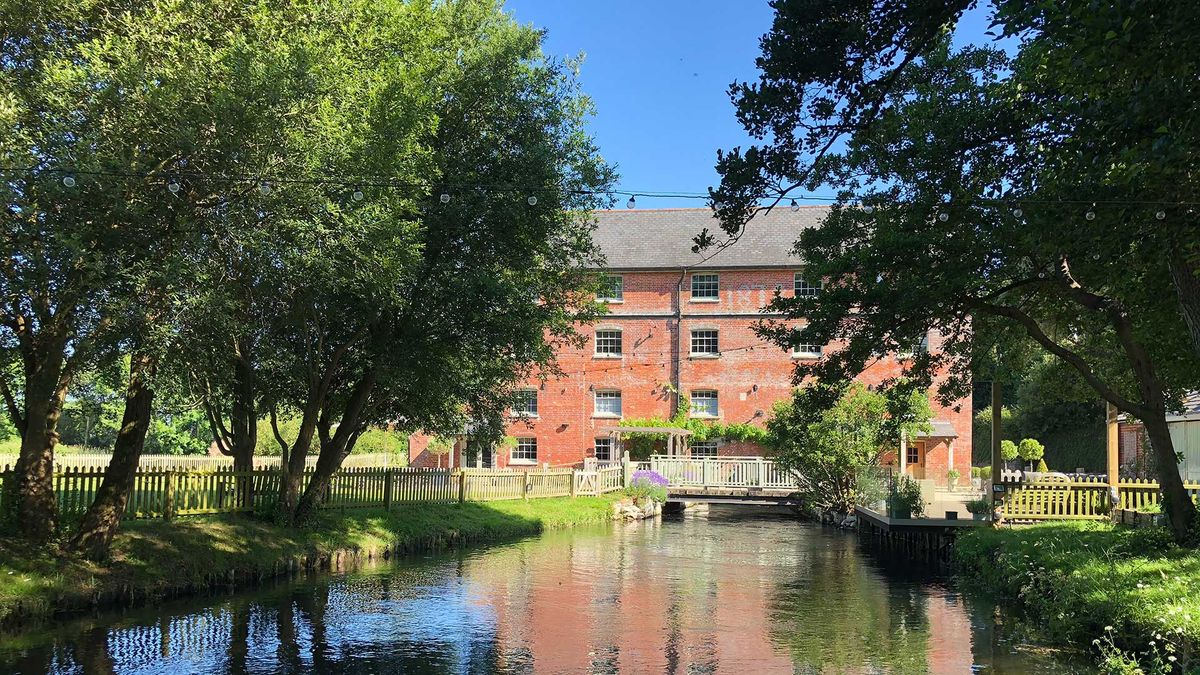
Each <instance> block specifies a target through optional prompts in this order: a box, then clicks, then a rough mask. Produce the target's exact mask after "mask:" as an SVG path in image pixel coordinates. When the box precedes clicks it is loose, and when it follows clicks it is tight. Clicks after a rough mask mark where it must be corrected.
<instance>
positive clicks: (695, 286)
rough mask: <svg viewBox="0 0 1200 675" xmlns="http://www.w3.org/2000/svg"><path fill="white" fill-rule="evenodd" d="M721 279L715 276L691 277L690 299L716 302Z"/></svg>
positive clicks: (719, 295)
mask: <svg viewBox="0 0 1200 675" xmlns="http://www.w3.org/2000/svg"><path fill="white" fill-rule="evenodd" d="M720 281H721V278H720V276H719V275H716V274H693V275H692V299H693V300H716V299H718V298H719V297H721V283H720Z"/></svg>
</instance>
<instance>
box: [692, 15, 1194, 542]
mask: <svg viewBox="0 0 1200 675" xmlns="http://www.w3.org/2000/svg"><path fill="white" fill-rule="evenodd" d="M967 4H968V3H952V4H949V5H938V6H937V7H931V6H929V5H928V3H904V4H899V3H873V2H867V1H866V0H860V1H857V2H852V3H850V4H849V5H847V4H846V3H831V2H826V1H824V0H792V1H785V2H780V3H777V5H776V8H777V14H776V19H775V23H774V25H773V27H772V30H771V33H769V34H768V36H767V37H766V38H764V41H763V49H764V51H763V57H762V59H761V60H760V67H761V69H762V76H761V78H760V80H759V81H758V82H757V83H754V84H741V85H735V87H734V88H733V90H732V93H733V97H734V100H735V103H736V105H737V106H738V115H739V118H740V119H741V120H742V122H743V124H744V125H745V126H746V127H747V129H748V130H749V131H750V132H751V134H752V135H754V136H755V137H756V138H760V139H768V138H769V139H770V140H769V141H767V142H764V143H762V144H760V145H757V146H754V147H751V148H748V149H745V150H742V149H735V150H733V151H731V152H728V153H722V154H720V155H719V157H718V170H719V171H720V172H721V174H722V184H721V186H720V188H719V189H717V190H714V191H713V194H712V199H713V201H714V203H715V204H717V205H718V209H717V210H718V214H719V215H720V216H721V219H722V226H723V228H724V229H725V231H726V233H727V234H728V235H729V237H730V238H729V239H728V240H726V241H725V242H722V243H720V244H718V243H716V242H715V237H714V236H713V235H711V234H709V233H706V232H704V233H701V235H700V236H699V237H698V238H697V239H698V240H697V246H698V247H705V246H712V245H718V246H719V245H729V242H730V241H735V240H736V237H737V236H738V234H739V233H740V232H741V231H742V230H743V228H744V227H752V226H753V225H754V224H753V221H752V219H753V215H754V213H755V212H756V211H755V209H754V208H753V205H754V204H756V203H758V201H759V200H761V199H764V198H773V199H775V200H776V203H777V201H778V200H780V199H783V198H784V196H783V195H785V194H786V193H787V192H788V191H790V190H794V189H797V188H801V187H803V188H807V189H815V188H816V187H817V186H819V185H832V186H834V187H835V188H837V189H838V190H839V203H838V204H837V205H835V206H834V208H833V209H832V212H831V213H830V215H829V217H828V218H827V219H826V220H825V221H824V223H823V224H822V225H821V226H820V227H817V228H813V229H811V230H808V231H806V232H804V233H803V234H802V236H801V238H800V240H799V242H798V244H797V249H798V251H799V252H800V253H801V254H802V256H803V261H804V264H805V266H806V268H807V269H808V270H809V271H808V274H809V275H810V276H813V277H820V278H824V279H826V280H827V283H826V285H825V290H824V291H823V293H822V295H821V297H820V298H816V299H813V298H808V299H806V298H796V299H793V298H781V299H779V300H777V301H776V302H775V303H774V305H773V309H774V310H775V311H778V312H782V313H784V314H785V316H786V317H787V318H788V319H793V320H794V319H797V318H801V317H803V318H805V319H806V321H807V323H806V325H805V326H804V327H803V328H802V329H792V328H789V327H788V326H787V325H784V324H782V323H779V324H776V325H775V326H773V327H770V328H769V329H768V330H766V331H764V334H765V335H767V336H769V337H772V338H774V339H775V340H776V341H778V342H780V343H781V344H796V343H799V342H818V343H822V342H826V341H829V340H839V341H844V342H845V343H846V347H845V348H844V349H841V350H839V351H837V352H835V353H833V354H830V355H829V356H828V357H826V358H825V359H823V360H822V361H821V362H820V363H818V364H815V365H806V364H801V365H800V366H799V373H798V375H799V376H805V375H812V376H817V377H819V378H820V379H821V380H822V381H836V380H838V379H841V378H846V377H850V376H852V375H854V374H855V373H857V372H859V371H861V369H862V367H863V366H864V364H865V363H867V362H868V360H870V359H873V358H875V356H876V354H878V353H881V352H894V351H898V350H899V349H900V348H901V347H902V346H903V345H906V344H910V343H911V341H912V340H913V339H915V338H917V337H919V336H922V335H927V334H929V333H930V331H933V332H934V335H936V337H937V338H940V343H941V349H940V350H935V351H932V352H931V353H929V354H925V355H921V356H920V357H919V358H914V359H911V360H909V361H908V362H907V365H906V376H908V377H910V378H912V379H914V380H917V381H920V382H922V383H923V384H933V383H934V382H935V381H936V383H937V384H938V394H939V396H941V397H942V398H943V400H945V401H947V402H948V401H950V400H952V399H954V398H957V397H958V396H962V395H965V394H966V393H967V391H968V388H967V384H968V382H969V379H970V375H971V356H972V355H978V354H981V353H987V352H989V351H992V347H993V346H995V345H1007V344H1012V343H1014V342H1015V341H1018V340H1020V339H1024V340H1029V341H1032V342H1033V343H1035V344H1036V345H1037V346H1038V347H1039V348H1040V349H1042V350H1044V351H1045V352H1047V353H1049V354H1051V355H1053V356H1054V357H1055V358H1056V359H1058V360H1060V361H1061V362H1062V363H1063V364H1065V365H1067V366H1069V367H1070V368H1072V369H1073V370H1074V371H1075V372H1076V373H1077V374H1078V376H1079V377H1080V378H1081V379H1082V380H1083V381H1084V382H1085V383H1086V384H1087V386H1088V387H1090V388H1091V389H1092V390H1093V391H1095V392H1096V393H1097V394H1098V395H1099V396H1100V397H1102V398H1104V399H1105V400H1107V401H1109V402H1111V403H1113V404H1114V405H1116V406H1117V407H1118V408H1119V409H1121V410H1123V411H1125V412H1127V413H1129V414H1131V415H1133V416H1135V417H1138V418H1139V419H1141V420H1142V421H1143V422H1144V423H1145V424H1146V429H1147V432H1148V434H1149V435H1150V437H1151V443H1152V446H1153V447H1154V453H1155V457H1156V463H1157V469H1158V471H1157V473H1158V477H1159V482H1160V484H1161V486H1162V490H1163V493H1164V495H1165V504H1166V506H1165V508H1164V512H1165V513H1168V514H1169V519H1170V522H1171V526H1172V528H1173V531H1174V533H1175V537H1176V539H1177V540H1178V541H1180V542H1187V541H1191V539H1192V538H1191V536H1190V534H1189V529H1190V528H1191V527H1192V523H1193V521H1194V514H1195V509H1194V507H1193V505H1192V503H1191V500H1190V499H1188V497H1187V494H1186V490H1184V488H1183V483H1182V481H1181V480H1180V476H1179V471H1178V466H1177V463H1176V457H1175V453H1174V449H1173V446H1172V442H1171V438H1170V434H1169V432H1168V430H1167V426H1166V414H1167V411H1168V410H1169V409H1170V408H1171V407H1172V406H1173V405H1174V404H1175V403H1176V402H1177V401H1178V400H1179V398H1180V397H1181V395H1182V393H1183V391H1184V390H1186V389H1187V388H1189V387H1194V386H1195V384H1196V383H1197V382H1198V381H1200V358H1197V355H1198V354H1200V350H1197V349H1195V348H1194V347H1195V345H1192V344H1190V338H1189V325H1188V323H1187V322H1186V321H1185V320H1184V318H1183V317H1184V316H1188V315H1189V314H1190V311H1191V310H1190V308H1189V306H1188V300H1187V298H1188V297H1191V296H1190V295H1189V292H1188V285H1189V284H1190V281H1189V280H1188V279H1189V278H1190V277H1187V275H1183V277H1185V278H1182V281H1181V275H1180V274H1178V273H1177V272H1178V270H1177V268H1178V266H1177V265H1176V264H1175V263H1174V262H1172V260H1173V258H1172V255H1173V254H1172V253H1171V252H1172V251H1179V252H1181V255H1183V256H1184V257H1185V258H1186V259H1187V260H1192V258H1188V256H1189V255H1191V254H1192V253H1194V251H1195V248H1194V247H1195V238H1196V235H1195V232H1196V231H1197V230H1196V229H1195V228H1190V229H1189V228H1188V227H1187V226H1186V224H1185V223H1186V221H1187V219H1188V218H1189V216H1188V214H1187V213H1186V209H1183V208H1176V207H1173V206H1169V205H1168V206H1162V205H1150V204H1146V203H1145V197H1144V195H1146V194H1151V195H1154V196H1155V198H1156V199H1160V200H1164V201H1165V202H1169V203H1171V204H1177V203H1182V202H1187V201H1191V200H1192V199H1193V198H1192V197H1190V196H1189V195H1191V194H1193V192H1194V188H1195V181H1194V177H1193V178H1192V179H1191V180H1189V179H1188V177H1189V176H1192V174H1191V173H1189V172H1190V169H1188V168H1187V167H1188V165H1187V163H1186V160H1185V159H1184V157H1186V156H1187V155H1189V154H1191V155H1193V156H1194V154H1195V140H1196V135H1195V131H1194V129H1192V128H1191V127H1190V126H1188V125H1186V124H1184V123H1183V122H1182V121H1181V120H1184V119H1192V118H1193V117H1194V115H1192V114H1191V113H1186V111H1187V110H1194V105H1195V100H1196V92H1195V91H1194V87H1191V84H1190V83H1191V82H1192V81H1193V80H1194V77H1190V76H1181V75H1179V73H1180V72H1192V73H1194V72H1195V70H1194V66H1195V59H1194V54H1195V53H1197V50H1196V49H1194V48H1192V47H1193V46H1194V42H1195V40H1196V35H1195V31H1194V30H1192V28H1191V27H1192V26H1194V24H1195V19H1196V17H1195V16H1193V15H1194V14H1195V12H1196V11H1197V8H1196V7H1193V6H1191V5H1189V6H1187V7H1186V8H1185V7H1182V6H1177V5H1170V6H1167V5H1163V6H1162V7H1159V5H1158V4H1157V3H1149V4H1142V5H1136V6H1125V5H1120V6H1112V7H1109V6H1106V7H1105V9H1104V10H1103V11H1099V12H1096V11H1092V8H1093V5H1091V4H1090V3H1085V2H1082V1H1081V2H1068V3H1054V4H1052V5H1051V4H1049V3H1042V4H1038V5H1029V4H1028V3H1017V2H1001V3H998V4H997V7H998V9H997V10H996V12H995V17H994V18H995V21H996V22H997V25H998V27H999V31H1000V32H1001V33H1003V34H1005V35H1010V36H1018V37H1020V44H1019V46H1018V47H1017V53H1016V55H1015V56H1011V57H1010V56H1009V55H1007V54H1006V53H1005V52H1003V51H1001V50H1000V49H995V48H989V47H979V46H967V47H963V48H961V49H955V48H953V47H952V46H951V41H950V38H949V34H948V31H949V30H950V28H951V27H952V26H953V24H954V22H955V21H956V20H957V18H958V16H959V15H960V14H961V12H962V10H963V9H964V8H965V7H966V5H967ZM1151 5H1153V7H1151ZM847 17H850V18H852V19H853V20H849V21H848V20H847ZM1110 33H1112V35H1110ZM1114 36H1115V38H1114ZM1114 43H1119V45H1116V44H1114ZM1089 45H1090V46H1089ZM1097 45H1099V46H1097ZM1077 48H1078V49H1077ZM1081 50H1082V51H1081ZM1081 53H1082V54H1083V55H1084V58H1085V59H1086V60H1084V61H1079V60H1077V57H1078V55H1079V54H1081ZM1185 54H1186V56H1185ZM1123 59H1128V60H1129V62H1128V63H1126V62H1125V61H1123ZM1131 63H1132V64H1133V65H1132V66H1131V65H1130V64H1131ZM1152 64H1157V65H1153V66H1152ZM1139 66H1145V68H1144V69H1143V70H1141V71H1140V72H1141V73H1142V74H1140V75H1139V74H1137V73H1135V70H1134V69H1135V68H1136V67H1139ZM1080 72H1088V73H1093V74H1094V75H1095V76H1094V77H1086V78H1081V77H1079V76H1078V75H1079V73H1080ZM1145 73H1152V75H1150V76H1146V75H1145ZM1135 82H1136V83H1137V86H1135ZM1147 88H1148V89H1149V90H1150V99H1149V100H1151V101H1154V102H1155V103H1156V104H1157V105H1147V104H1146V101H1145V100H1140V92H1141V91H1142V90H1143V89H1147ZM1118 90H1120V91H1118ZM1116 129H1120V130H1121V131H1120V133H1119V134H1118V133H1115V130H1116ZM1164 130H1165V131H1164ZM1118 137H1119V138H1120V142H1117V143H1114V142H1113V139H1114V138H1118ZM1110 167H1117V169H1114V170H1111V171H1110V170H1109V168H1110ZM1139 195H1141V196H1139ZM1093 203H1094V205H1093ZM1160 212H1162V213H1160ZM1181 310H1182V311H1181ZM791 323H792V324H793V325H794V323H795V322H794V321H792V322H791ZM984 325H986V326H987V327H988V330H975V329H974V328H975V327H981V326H984ZM1001 353H1003V352H1001Z"/></svg>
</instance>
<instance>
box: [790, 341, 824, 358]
mask: <svg viewBox="0 0 1200 675" xmlns="http://www.w3.org/2000/svg"><path fill="white" fill-rule="evenodd" d="M792 356H794V357H796V358H798V359H819V358H821V345H814V344H799V345H796V346H795V347H792Z"/></svg>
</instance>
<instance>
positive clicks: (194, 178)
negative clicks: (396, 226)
mask: <svg viewBox="0 0 1200 675" xmlns="http://www.w3.org/2000/svg"><path fill="white" fill-rule="evenodd" d="M0 175H2V176H32V177H35V178H36V177H39V176H52V177H57V180H58V181H59V182H60V183H61V184H62V185H63V186H64V187H66V188H75V187H77V186H79V185H80V184H81V181H82V180H83V177H87V178H88V179H92V180H101V179H106V178H122V179H143V180H147V181H149V182H151V183H153V182H159V181H162V182H160V183H159V184H160V185H164V184H165V186H166V188H167V191H169V192H170V193H171V194H173V195H176V196H179V195H180V194H181V193H182V192H183V184H184V182H185V181H186V182H191V183H203V182H210V183H222V184H238V183H240V184H243V185H246V184H248V185H250V186H252V187H253V188H254V189H256V190H257V192H258V193H259V194H261V195H262V196H264V197H266V196H270V195H271V194H273V193H274V192H275V187H276V186H278V185H280V184H285V185H286V184H303V185H312V186H321V187H326V188H338V187H340V188H342V189H347V190H349V192H348V194H349V199H350V200H351V201H353V202H361V201H363V200H365V199H366V192H365V190H366V188H372V189H380V190H398V189H406V190H410V191H413V192H416V193H418V194H429V186H428V184H427V183H418V182H412V181H403V180H399V179H396V178H394V177H391V176H340V175H309V176H303V175H283V174H281V175H271V176H246V175H229V174H203V173H199V172H182V173H174V172H172V173H170V174H167V175H166V176H165V177H164V174H163V173H162V172H143V173H139V172H126V171H92V170H84V169H80V168H77V167H70V168H66V167H64V168H50V169H46V168H40V169H29V168H11V167H8V168H6V167H0ZM471 192H481V193H484V194H487V193H496V194H503V193H517V194H522V193H523V194H524V200H525V202H526V203H527V204H528V205H529V206H536V205H538V204H539V203H540V201H541V196H540V195H542V194H547V193H549V194H564V193H565V194H572V195H593V196H605V197H607V198H609V199H612V198H614V197H616V196H627V197H628V201H626V202H625V207H626V208H628V209H636V208H637V207H638V198H639V197H642V198H650V199H687V200H697V201H704V202H708V203H713V202H712V200H713V197H712V195H711V194H710V193H707V192H705V193H699V192H663V191H652V190H636V191H635V190H625V189H608V190H582V189H575V188H570V187H564V186H545V185H540V186H521V185H489V184H456V183H443V184H442V188H441V190H440V191H435V192H434V194H436V195H437V200H438V202H440V203H442V204H449V203H450V202H451V201H452V200H453V199H454V195H455V194H468V193H471ZM342 194H347V193H345V192H343V193H342ZM764 199H765V200H773V201H775V202H778V201H779V200H782V199H787V207H788V209H789V210H790V211H791V212H793V213H795V212H798V211H799V210H800V202H801V201H812V202H820V203H826V204H833V203H837V202H840V201H843V198H840V197H836V196H822V195H788V194H786V193H780V194H776V195H765V196H764ZM960 201H970V203H973V204H976V205H980V206H999V207H1003V208H1006V209H1008V210H1009V213H1011V214H1012V216H1013V217H1014V218H1018V219H1019V218H1023V217H1024V214H1025V211H1024V208H1023V207H1025V206H1029V205H1042V206H1046V207H1050V208H1056V209H1062V208H1069V207H1071V206H1072V205H1086V206H1087V210H1086V211H1084V214H1083V217H1084V219H1085V220H1087V221H1089V222H1091V221H1094V220H1096V215H1097V209H1098V208H1100V207H1114V208H1126V207H1149V208H1153V209H1154V211H1153V215H1154V218H1155V219H1156V220H1159V221H1165V220H1167V211H1166V210H1164V209H1163V208H1162V207H1186V208H1195V207H1198V206H1200V202H1184V201H1167V200H1103V201H1096V200H1063V199H1036V198H1011V197H1010V198H975V199H971V200H960ZM714 206H716V207H717V208H720V207H721V204H720V203H714ZM859 209H860V210H861V212H862V213H864V214H866V215H872V214H874V213H876V211H877V210H878V207H877V206H876V205H874V204H863V205H861V206H860V207H859ZM936 218H937V219H938V220H939V221H941V222H943V223H945V222H949V220H950V213H949V212H946V211H941V212H938V213H937V215H936Z"/></svg>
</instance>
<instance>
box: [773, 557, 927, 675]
mask: <svg viewBox="0 0 1200 675" xmlns="http://www.w3.org/2000/svg"><path fill="white" fill-rule="evenodd" d="M817 555H818V557H819V560H816V561H813V562H814V564H812V565H810V566H808V567H807V568H805V569H802V570H796V576H794V577H790V578H787V579H785V580H781V581H780V582H779V583H778V584H777V585H776V588H775V589H774V593H773V597H772V598H771V600H770V603H769V614H770V617H771V638H772V640H773V641H774V642H775V643H776V644H778V645H779V646H781V647H784V648H786V649H788V650H789V651H790V652H791V654H792V656H793V658H794V659H795V661H796V665H797V666H798V667H800V668H801V670H803V669H804V668H808V669H810V670H811V671H812V672H821V671H825V670H832V671H839V672H840V671H843V670H850V671H855V670H860V669H864V668H865V669H868V670H876V669H883V670H888V671H897V672H913V671H923V670H927V669H928V664H927V662H926V653H927V650H928V644H929V622H928V619H927V616H926V599H925V595H924V594H923V593H922V592H921V591H920V589H919V587H917V586H915V585H910V584H902V585H900V586H898V587H889V585H888V584H887V583H886V582H885V581H884V580H882V579H881V578H880V577H879V576H878V574H877V572H875V570H874V569H873V568H872V567H871V566H870V565H869V563H867V562H866V561H864V560H863V559H862V558H860V557H859V555H858V553H857V552H856V551H854V550H853V549H852V548H850V547H846V548H840V549H839V548H833V549H829V550H828V551H825V552H819V553H818V554H817Z"/></svg>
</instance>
